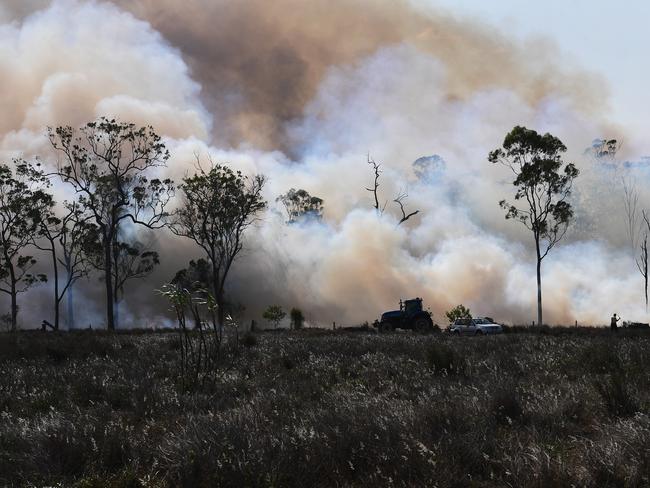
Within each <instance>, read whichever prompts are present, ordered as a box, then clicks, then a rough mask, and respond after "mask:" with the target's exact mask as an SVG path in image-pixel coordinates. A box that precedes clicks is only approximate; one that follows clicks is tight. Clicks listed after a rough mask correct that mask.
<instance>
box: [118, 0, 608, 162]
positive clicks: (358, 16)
mask: <svg viewBox="0 0 650 488" xmlns="http://www.w3.org/2000/svg"><path fill="white" fill-rule="evenodd" d="M114 1H116V2H117V3H118V4H119V5H121V6H122V7H123V8H125V9H127V10H130V11H131V12H133V13H134V14H135V15H137V16H138V17H140V18H142V19H145V20H147V21H148V22H150V23H151V24H152V25H153V26H154V28H155V29H156V30H158V31H159V32H161V33H162V34H163V35H164V36H165V38H166V39H168V40H169V42H170V43H171V44H172V45H173V46H175V47H177V48H178V49H180V50H181V52H182V53H183V56H184V58H185V60H186V61H187V62H188V63H189V65H190V67H191V69H192V74H193V76H194V78H195V79H196V80H197V81H199V83H200V84H201V86H202V87H203V91H202V96H203V100H204V101H205V103H206V106H207V107H208V109H209V111H210V112H211V113H212V114H213V116H214V137H215V141H216V142H218V143H229V144H233V145H239V144H253V145H255V146H257V147H259V148H263V149H277V148H280V149H284V150H288V151H289V152H291V150H292V147H291V145H290V144H288V143H287V140H286V133H285V127H286V123H287V122H289V121H292V120H294V119H296V118H299V117H300V116H301V115H302V112H303V109H304V108H305V105H306V104H307V103H309V101H310V100H312V98H313V97H314V95H315V94H316V91H317V89H318V87H319V85H320V82H321V81H322V79H323V77H324V75H325V74H326V72H327V70H328V68H330V67H331V66H338V65H346V64H350V63H355V62H358V61H359V60H360V59H362V58H364V57H366V56H368V55H369V54H371V53H373V52H375V51H376V50H377V49H379V48H381V47H385V46H387V45H392V44H398V43H409V44H412V45H414V46H416V47H417V48H418V49H421V50H423V51H425V52H427V53H429V54H430V55H432V56H434V57H435V58H437V59H439V60H441V62H442V63H443V64H444V65H445V66H446V68H447V73H448V78H447V80H446V86H445V87H444V90H445V92H446V96H447V97H448V98H449V99H450V100H459V101H462V100H466V99H467V98H468V97H470V96H471V95H472V94H474V93H476V92H477V91H479V90H484V89H489V88H495V87H498V88H500V89H505V90H512V91H513V92H515V93H517V94H518V95H519V96H521V97H522V98H523V99H524V100H526V101H527V102H528V103H530V104H532V105H536V104H537V103H539V102H540V101H541V100H543V99H544V98H545V97H547V96H548V95H549V93H556V94H559V95H566V96H569V97H570V99H571V100H572V102H573V103H574V104H575V105H576V107H577V108H579V109H581V110H585V111H590V112H592V111H594V112H595V111H596V110H599V109H600V106H601V101H602V91H603V87H602V86H601V84H600V83H599V82H598V80H597V79H595V78H594V77H590V76H588V75H585V74H584V73H582V72H577V71H570V70H569V71H568V72H564V71H562V70H560V69H558V67H557V63H556V57H557V53H556V50H555V49H553V48H552V47H549V46H547V45H544V44H543V43H540V42H538V43H534V42H530V43H527V44H526V45H523V46H514V45H513V44H512V43H511V42H510V41H509V40H507V39H506V38H505V37H504V36H502V35H501V34H500V33H498V32H495V31H494V30H492V29H489V28H487V27H480V26H477V25H476V23H468V22H464V21H460V20H456V19H454V18H452V17H451V16H449V15H446V14H444V13H438V14H435V15H434V14H428V15H427V14H424V13H422V12H421V11H418V10H416V9H414V8H412V6H411V5H410V3H409V2H408V1H406V0H309V1H297V0H273V1H269V0H242V1H229V0H184V1H182V2H179V1H176V0H135V1H133V0H114ZM422 88H423V89H426V85H423V87H422Z"/></svg>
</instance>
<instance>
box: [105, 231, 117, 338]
mask: <svg viewBox="0 0 650 488" xmlns="http://www.w3.org/2000/svg"><path fill="white" fill-rule="evenodd" d="M112 265H113V259H112V256H111V239H110V238H108V237H104V281H105V284H106V327H107V328H108V330H115V320H114V317H113V267H112Z"/></svg>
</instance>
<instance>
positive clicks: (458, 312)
mask: <svg viewBox="0 0 650 488" xmlns="http://www.w3.org/2000/svg"><path fill="white" fill-rule="evenodd" d="M445 315H446V316H447V318H448V319H449V322H454V321H455V320H456V319H471V318H472V313H471V312H470V310H469V308H467V307H465V305H463V304H462V303H461V304H460V305H456V306H455V307H454V308H452V309H451V310H447V311H446V312H445Z"/></svg>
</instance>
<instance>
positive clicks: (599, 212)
mask: <svg viewBox="0 0 650 488" xmlns="http://www.w3.org/2000/svg"><path fill="white" fill-rule="evenodd" d="M44 3H47V2H44ZM338 4H340V5H338ZM338 4H337V5H338V7H339V8H343V7H341V5H345V2H338ZM37 6H38V7H43V10H38V11H36V12H34V13H32V14H31V15H29V13H28V11H27V12H26V11H24V9H23V11H18V10H16V9H11V8H6V7H5V10H4V11H0V21H4V22H5V23H4V24H3V25H1V26H0V80H2V84H1V87H2V89H1V91H0V106H1V107H2V111H3V118H2V119H0V156H2V159H3V160H8V158H10V157H12V156H15V155H19V154H23V155H25V156H28V157H30V156H33V155H37V154H38V155H41V156H42V157H43V158H44V159H45V160H46V161H47V160H48V158H52V157H53V156H52V155H51V153H50V152H49V151H48V145H47V140H46V139H45V137H44V131H45V127H46V126H54V125H58V124H70V125H80V124H82V123H84V122H86V121H88V120H92V119H94V118H95V117H97V116H100V115H107V116H115V117H119V118H120V119H122V120H128V121H133V122H136V123H138V124H152V125H153V126H154V127H155V128H156V130H157V131H158V132H159V133H160V134H162V135H164V136H165V138H166V142H167V143H168V145H169V148H170V149H171V151H172V159H171V161H170V165H169V168H168V170H167V173H168V174H169V175H170V176H172V177H174V178H175V179H177V180H179V179H180V178H182V177H183V176H185V175H186V174H188V173H191V172H192V171H193V165H194V162H195V155H197V154H198V155H199V156H200V157H202V158H204V159H206V160H207V158H208V157H210V158H212V160H213V161H215V162H228V163H229V164H231V165H232V167H233V168H236V169H241V170H243V171H244V172H246V173H248V174H251V173H262V174H265V175H267V176H268V178H269V181H268V185H267V187H266V188H265V197H266V199H267V200H268V201H269V204H270V207H269V210H268V211H267V212H266V213H265V214H264V215H263V216H262V217H263V218H262V219H261V221H260V222H259V224H258V225H257V226H256V227H255V228H254V229H252V230H251V232H250V234H249V235H248V239H247V245H246V250H245V252H244V254H243V255H242V256H241V259H240V260H239V261H238V263H237V265H236V267H235V269H234V271H233V275H232V279H231V281H230V284H229V287H228V292H229V294H230V296H231V297H232V299H233V300H235V301H238V302H241V303H242V304H244V305H245V306H246V307H247V310H248V315H249V317H250V318H258V317H259V315H260V311H261V309H263V308H265V307H266V306H268V305H269V304H272V303H279V304H281V305H283V306H285V307H293V306H296V307H300V308H301V309H303V311H304V312H305V314H306V315H307V318H308V319H309V320H310V321H311V322H313V323H321V324H329V323H331V322H332V321H336V322H337V323H343V324H353V323H359V322H362V321H365V320H370V321H371V320H373V319H374V318H376V317H377V315H378V314H379V313H380V312H381V311H383V310H385V309H390V308H394V306H395V305H396V304H397V301H398V300H399V298H400V297H401V298H408V297H411V296H422V297H423V298H424V299H425V303H426V305H428V306H429V307H430V308H431V310H432V311H433V313H434V318H435V319H436V321H438V322H440V323H442V322H443V321H444V311H445V310H447V309H448V308H450V307H451V306H453V305H456V304H458V303H464V304H465V305H467V306H469V307H470V308H471V309H472V311H473V312H475V313H478V314H485V315H490V316H493V317H496V318H499V319H501V320H504V321H506V322H518V323H521V322H530V321H531V320H532V319H533V318H534V316H535V299H536V294H535V279H534V262H533V255H532V252H531V251H532V247H531V245H530V244H531V242H532V241H531V236H530V235H529V234H528V233H527V231H525V229H523V227H522V226H521V225H518V224H516V223H513V222H506V221H505V219H504V217H503V213H502V211H501V209H500V208H499V207H498V204H497V202H498V201H499V200H500V199H502V198H508V197H509V196H510V195H512V187H511V184H510V183H509V181H510V180H511V177H510V176H509V174H508V172H507V171H506V170H505V169H504V168H501V167H496V166H493V165H491V164H489V163H488V162H487V159H486V158H487V154H488V152H489V151H490V150H491V149H494V148H496V147H497V146H499V145H500V144H501V142H502V140H503V137H504V135H505V134H506V132H507V131H509V130H510V129H511V128H512V127H513V126H514V125H517V124H520V125H526V126H528V127H531V128H535V129H536V130H538V131H550V132H551V133H553V134H554V135H557V136H558V137H560V138H561V139H562V140H563V141H564V142H565V144H566V145H567V146H569V148H570V151H569V154H568V159H571V160H573V161H575V162H576V163H577V164H578V166H579V167H580V169H581V170H582V171H583V175H582V176H581V177H580V180H582V181H580V182H579V183H578V185H577V188H576V205H578V206H579V207H578V215H579V217H580V222H578V224H577V225H576V226H575V228H574V230H573V231H572V232H571V233H570V235H568V236H567V239H566V241H564V242H563V243H562V244H561V245H560V246H558V247H557V248H556V249H554V250H553V251H552V252H551V254H550V255H549V257H548V258H547V260H546V261H545V262H544V277H543V280H544V281H543V282H544V303H545V317H546V319H547V320H548V321H549V322H550V323H573V321H574V320H578V321H579V322H580V323H604V322H605V321H606V319H607V317H608V316H609V315H610V314H611V313H612V312H614V311H616V312H618V313H619V314H622V315H623V317H624V318H631V319H634V320H641V319H642V318H643V317H645V310H644V307H643V303H642V288H641V279H640V276H639V275H638V274H637V272H636V271H635V268H634V263H633V260H632V258H631V255H630V252H629V250H628V249H627V247H626V240H625V238H624V233H625V228H624V225H623V224H622V220H623V219H622V218H621V217H622V216H623V213H622V212H623V205H622V196H621V195H620V193H621V191H620V188H619V187H618V186H617V185H618V183H617V181H616V178H612V176H611V173H608V172H607V170H601V169H598V168H596V167H595V166H594V164H593V163H591V162H589V161H588V160H586V159H585V158H584V157H583V155H582V150H583V148H584V147H585V146H587V145H588V144H589V141H591V139H593V138H594V137H597V136H602V135H608V134H604V132H607V131H609V130H610V129H608V128H607V126H606V124H605V122H604V121H603V119H602V118H599V117H598V116H597V115H595V113H596V110H595V109H594V107H590V109H589V110H583V109H581V108H580V107H581V104H580V103H576V99H577V98H579V96H578V95H577V94H575V90H574V87H571V86H569V88H566V87H565V86H564V85H560V87H564V88H563V89H559V88H558V89H555V88H556V85H557V83H555V84H554V83H552V82H549V83H548V88H547V90H546V92H544V93H543V94H542V95H540V94H539V93H538V91H539V90H538V89H536V90H535V96H531V95H530V92H531V91H532V89H531V90H526V89H524V88H521V87H518V88H513V86H511V85H510V84H507V83H505V82H504V83H500V82H499V77H498V76H496V75H495V74H494V73H492V72H490V71H491V70H490V68H489V59H486V60H485V63H486V67H485V70H486V76H488V75H489V77H490V79H491V80H492V79H494V80H496V81H492V82H490V83H484V84H482V83H480V82H477V81H473V82H472V83H465V85H467V86H465V85H463V86H465V92H464V93H463V94H462V96H459V95H458V93H456V91H457V90H453V89H450V87H453V86H454V85H455V84H456V83H460V82H459V81H458V80H463V79H464V78H463V76H465V75H463V74H462V73H461V74H459V69H460V68H459V67H458V63H454V62H451V61H450V60H449V59H447V56H446V55H444V53H443V54H437V53H436V49H433V48H428V47H427V45H426V43H424V44H423V43H422V41H421V39H417V40H414V41H410V40H406V39H402V40H399V39H397V40H394V39H391V42H384V43H378V45H377V46H375V47H374V48H373V49H368V51H369V52H367V53H363V55H359V56H358V57H356V58H355V59H347V58H346V59H345V60H343V61H340V62H332V63H331V65H330V66H329V67H327V69H325V70H324V73H323V76H322V77H321V78H320V79H318V82H317V83H316V84H315V87H314V93H313V95H312V96H311V97H310V98H309V99H308V100H307V101H306V103H304V105H303V106H301V108H300V112H299V115H298V116H294V117H291V118H290V119H288V120H284V121H281V123H280V124H281V128H282V131H283V135H282V143H281V144H280V145H279V147H281V149H277V150H268V149H266V150H265V149H260V147H261V146H259V145H257V146H256V144H255V140H253V139H251V140H250V141H247V140H246V139H243V140H240V141H239V142H238V143H237V144H229V145H226V144H225V143H223V144H222V143H219V142H217V141H220V140H221V138H220V137H219V136H218V133H219V131H220V130H221V129H222V127H220V125H219V121H220V113H221V112H220V110H221V109H223V114H224V120H226V121H227V120H230V119H229V117H231V116H232V114H231V111H232V106H231V105H228V106H226V105H222V106H220V105H219V104H218V103H217V104H216V105H215V106H212V105H211V106H210V110H211V112H212V113H208V110H207V109H206V108H205V105H204V103H203V102H202V100H203V98H202V96H203V94H204V92H206V90H207V91H210V90H213V89H214V88H213V87H210V86H201V85H200V84H199V82H198V81H196V79H193V78H194V77H193V73H192V72H190V69H189V68H188V65H187V64H186V61H185V60H184V57H183V56H184V53H183V52H181V51H179V50H177V49H176V48H175V47H174V46H173V45H171V44H170V43H169V42H168V41H166V40H165V38H164V37H163V36H162V35H161V34H159V33H158V32H156V31H155V30H154V29H153V28H152V27H151V25H150V24H149V23H147V22H146V21H144V20H138V19H136V18H135V17H134V16H133V15H132V14H130V13H127V12H125V11H123V10H120V9H119V8H118V7H116V6H114V5H111V4H108V3H103V2H76V1H71V0H61V1H54V2H53V3H52V4H51V5H50V6H44V5H41V4H39V5H37ZM400 8H406V7H404V6H403V5H402V6H401V7H400ZM459 29H460V27H459ZM462 29H467V26H463V27H462ZM452 39H453V36H452ZM443 41H445V39H443ZM225 48H226V47H224V49H225ZM232 49H233V50H235V51H236V49H237V48H236V46H234V47H233V48H232ZM501 55H502V54H499V56H501ZM495 56H496V55H495ZM470 59H474V56H470ZM203 69H206V68H205V66H204V67H203ZM215 69H217V68H215ZM254 71H255V70H253V72H254ZM470 71H471V72H472V75H471V76H472V77H475V76H477V75H476V74H475V72H476V73H478V76H480V73H481V69H480V67H476V66H473V67H472V70H470ZM552 75H553V73H549V76H552ZM517 77H518V78H517V82H516V83H515V84H518V85H522V84H525V83H526V82H527V79H526V76H525V74H524V75H523V76H522V74H521V73H518V74H517ZM531 77H535V78H536V77H537V74H531ZM310 79H311V78H310ZM563 79H564V78H563ZM465 81H466V80H465ZM558 83H559V82H558ZM567 83H569V82H567ZM569 84H570V83H569ZM537 85H538V83H537V84H536V85H535V86H536V87H537V88H539V87H538V86H537ZM468 87H469V88H468ZM565 88H566V89H565ZM223 90H225V89H224V88H223V87H222V88H220V91H219V97H216V99H217V100H224V95H223V93H222V92H223ZM237 96H241V93H239V92H237V93H236V90H234V91H233V97H235V98H236V97H237ZM214 98H215V97H213V99H214ZM226 98H227V97H226ZM278 103H279V101H278V100H276V101H275V102H274V103H273V104H271V105H268V104H266V103H265V104H263V106H264V107H267V106H271V107H274V106H275V105H277V104H278ZM220 107H221V108H220ZM226 115H227V117H226ZM270 115H274V114H270ZM213 120H214V121H216V122H215V123H214V124H213V122H212V121H213ZM238 120H239V119H238ZM213 125H214V127H213ZM276 125H277V124H276ZM247 127H248V126H247ZM224 130H227V128H226V129H224ZM275 131H276V132H277V128H276V129H275ZM368 153H370V155H371V156H372V157H374V158H375V159H376V160H377V161H378V162H380V163H381V164H382V169H383V173H382V175H381V179H380V183H381V186H380V188H379V192H380V194H381V199H382V204H383V203H384V201H387V207H386V211H385V212H384V214H383V215H382V216H378V215H377V214H376V212H375V211H374V209H373V208H372V196H371V194H370V193H369V192H368V191H367V190H366V188H367V187H368V186H371V184H372V178H373V175H372V171H371V168H370V167H369V166H368V165H367V164H366V158H367V154H368ZM433 155H439V156H440V157H441V158H442V160H444V162H442V161H441V160H440V159H439V158H429V160H428V161H432V162H435V164H432V165H431V166H430V167H429V170H428V171H422V170H421V169H422V168H420V171H416V170H415V168H414V166H413V163H414V161H416V160H417V159H418V158H421V157H423V156H433ZM424 161H425V162H426V161H427V160H426V159H425V160H424ZM292 187H293V188H304V189H306V190H308V191H309V192H310V193H311V194H313V195H317V196H319V197H321V198H323V199H324V201H325V216H324V219H323V220H322V221H320V222H316V221H310V222H305V223H303V224H299V225H291V226H288V225H286V224H285V222H284V221H285V219H286V217H285V216H284V215H282V210H281V208H280V207H278V206H277V205H276V204H275V199H276V198H277V196H278V195H279V194H281V193H284V192H286V191H287V190H288V189H289V188H292ZM57 191H59V198H58V200H62V199H63V197H64V195H63V193H62V191H63V190H61V189H57ZM400 191H403V192H408V201H407V205H408V209H410V210H415V209H418V210H420V212H419V213H418V214H417V215H416V216H414V217H412V218H411V219H410V220H409V221H408V222H406V223H404V224H402V225H397V223H398V208H397V207H396V206H395V204H394V203H392V200H393V198H395V196H396V195H397V194H398V192H400ZM642 203H643V202H642ZM606 214H609V215H610V216H613V218H608V216H607V215H606ZM155 239H157V242H156V244H157V245H158V246H159V247H160V249H161V260H162V262H163V265H162V266H161V268H160V269H159V270H158V271H157V272H156V273H154V275H152V276H151V277H150V278H149V279H148V280H147V281H146V282H145V283H141V284H134V285H133V286H132V290H136V291H135V292H133V291H132V292H131V293H128V296H129V298H128V299H127V303H126V306H127V307H128V308H124V307H123V309H122V310H123V312H121V316H122V318H125V317H128V321H130V322H131V325H136V326H137V325H154V324H155V323H157V322H158V321H159V320H162V318H161V319H158V318H156V317H159V316H162V315H164V304H163V303H162V302H160V301H157V300H156V299H155V296H154V294H153V292H152V289H153V288H157V287H159V286H160V285H161V284H162V283H164V282H165V281H166V280H169V279H170V278H171V277H172V276H173V274H174V272H175V271H176V270H178V269H180V268H181V267H184V266H186V265H187V262H188V261H189V260H190V259H193V258H196V257H200V253H199V252H198V250H197V249H196V248H195V247H194V246H192V244H191V243H189V242H186V241H182V240H179V238H174V237H172V236H170V235H169V234H166V233H164V232H163V233H159V234H158V235H157V236H156V237H155ZM100 286H101V285H100V284H99V283H98V282H97V281H96V278H93V279H92V280H91V282H90V286H84V287H83V288H84V294H83V296H81V294H80V292H77V296H76V299H77V300H79V301H82V300H83V302H84V303H87V307H85V309H86V312H87V313H86V314H85V316H83V317H79V321H80V322H81V323H83V322H82V321H84V320H85V321H86V322H88V321H92V322H93V324H98V323H101V322H102V321H103V319H102V302H101V300H102V299H101V289H100ZM94 287H96V288H97V290H98V291H93V288H94ZM49 293H50V291H49V288H48V287H41V288H39V289H35V290H34V291H32V292H30V294H29V299H27V298H25V297H22V298H21V300H23V301H26V300H30V301H31V302H32V303H38V304H39V307H38V308H33V309H30V310H27V309H26V308H23V309H22V310H21V313H24V315H23V321H24V322H25V323H28V322H30V321H31V322H32V323H33V322H35V321H38V322H40V320H41V319H42V318H44V317H45V316H46V314H48V313H49V308H47V307H49V305H48V304H49V301H48V300H49ZM152 317H153V318H152Z"/></svg>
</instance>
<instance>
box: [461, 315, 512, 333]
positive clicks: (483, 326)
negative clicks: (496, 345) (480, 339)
mask: <svg viewBox="0 0 650 488" xmlns="http://www.w3.org/2000/svg"><path fill="white" fill-rule="evenodd" d="M449 332H451V333H452V334H455V335H487V334H500V333H501V332H503V327H501V326H500V325H499V324H495V323H494V322H493V321H492V320H491V319H486V318H481V317H477V318H473V319H456V320H455V321H454V323H453V324H451V325H449Z"/></svg>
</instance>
